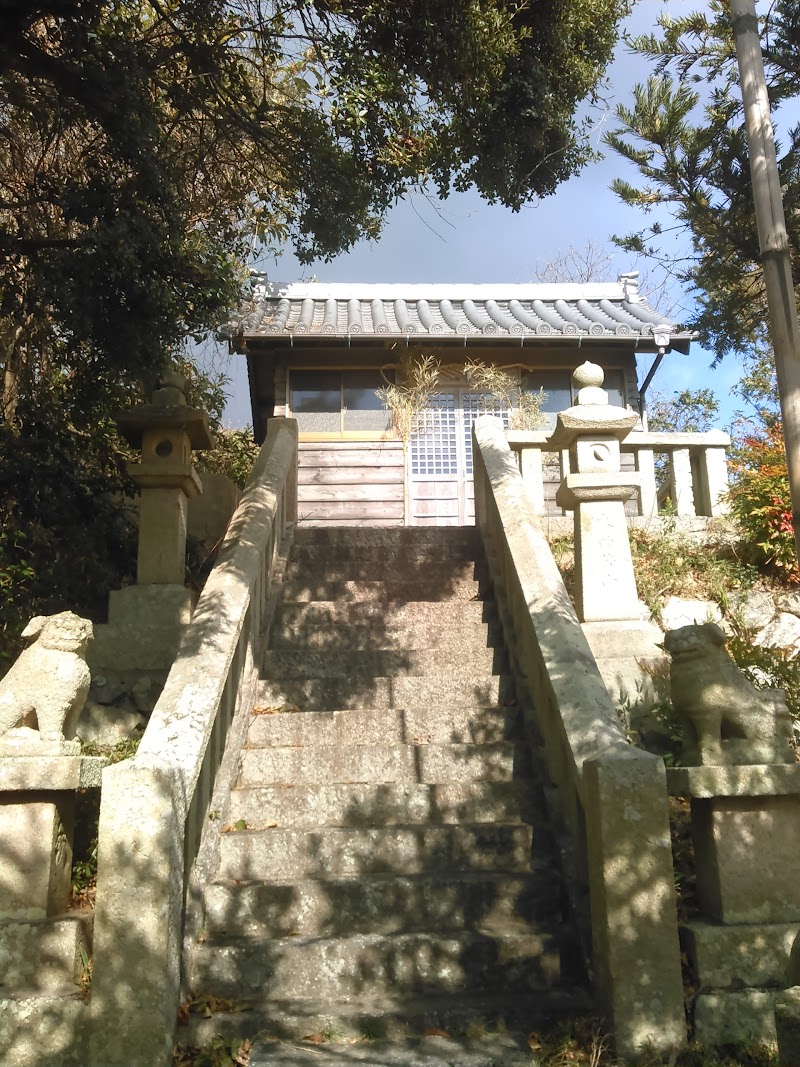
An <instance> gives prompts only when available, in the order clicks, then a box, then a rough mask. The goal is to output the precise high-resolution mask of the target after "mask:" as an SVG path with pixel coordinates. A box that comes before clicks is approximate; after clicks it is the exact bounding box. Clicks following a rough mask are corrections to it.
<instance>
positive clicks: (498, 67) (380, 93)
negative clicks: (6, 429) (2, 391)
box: [0, 0, 630, 412]
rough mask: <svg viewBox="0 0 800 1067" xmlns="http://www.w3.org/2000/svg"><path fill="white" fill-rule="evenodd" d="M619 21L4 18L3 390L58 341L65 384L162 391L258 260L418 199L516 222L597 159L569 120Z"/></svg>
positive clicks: (416, 0) (569, 2) (526, 12)
mask: <svg viewBox="0 0 800 1067" xmlns="http://www.w3.org/2000/svg"><path fill="white" fill-rule="evenodd" d="M629 6H630V4H629V0H594V2H593V3H592V4H587V3H585V0H560V2H559V3H557V4H524V3H521V4H517V3H514V2H507V0H452V2H450V3H448V4H446V5H442V4H439V3H435V2H432V0H398V2H395V3H392V4H376V3H374V2H372V0H335V2H333V0H317V2H315V3H308V2H306V0H285V2H282V3H279V4H274V3H269V2H267V0H166V2H163V3H158V4H120V3H103V2H100V0H88V2H86V3H81V4H71V5H68V6H67V7H65V6H64V4H63V3H61V2H59V0H44V2H36V3H34V2H33V0H19V2H18V3H15V4H13V5H11V6H10V7H9V5H8V4H6V5H5V7H4V23H3V49H2V54H0V104H1V106H0V115H1V116H2V117H1V118H0V131H2V137H0V282H1V284H0V292H2V296H1V297H0V334H2V341H1V342H0V343H1V344H2V348H3V349H4V350H5V353H8V354H9V357H8V358H9V361H10V363H9V365H10V367H11V372H12V373H11V376H12V377H13V376H14V375H15V374H16V373H17V370H18V369H21V370H23V371H24V369H25V365H26V364H27V363H28V362H30V361H33V362H34V363H37V362H38V360H39V359H40V357H41V354H42V352H43V349H44V348H45V347H47V346H52V345H53V344H54V343H55V342H56V340H61V341H62V342H63V348H62V349H61V350H60V352H59V358H60V359H61V360H62V366H65V367H71V368H78V367H86V368H91V367H92V366H94V365H102V366H104V367H107V368H113V369H114V370H115V372H116V373H117V375H118V376H120V377H123V378H127V379H130V378H131V377H134V376H138V377H142V378H144V379H145V380H146V381H147V383H148V385H152V380H153V378H154V377H155V375H156V374H157V373H158V372H159V370H161V369H163V367H164V363H165V360H166V358H167V356H168V354H169V353H170V352H171V351H173V350H174V349H175V347H176V346H177V344H178V342H179V341H180V340H181V339H182V338H184V337H186V336H187V335H196V334H198V333H200V332H202V331H204V330H206V329H208V328H209V327H213V326H215V325H216V324H218V323H219V321H220V319H221V317H222V316H223V315H224V314H225V312H226V311H227V310H228V309H229V308H230V307H231V306H233V305H234V304H235V303H236V301H237V287H238V284H239V282H240V280H241V278H242V269H241V268H242V264H243V263H245V262H246V261H247V259H248V258H249V257H250V256H251V255H252V253H253V250H254V249H255V248H258V247H260V246H262V247H264V246H265V247H266V249H267V250H269V251H275V250H276V249H277V248H279V247H280V246H282V245H283V244H284V243H285V242H286V241H287V240H288V241H291V242H292V243H293V244H294V247H295V251H296V253H297V255H298V256H299V258H300V259H301V261H303V262H310V261H311V260H313V259H315V258H320V257H321V258H326V259H327V258H330V257H332V256H334V255H335V254H337V253H338V252H340V251H343V250H345V249H347V248H348V247H350V246H351V245H352V244H353V243H354V242H355V241H356V240H358V239H359V238H360V237H364V236H369V237H374V236H375V235H376V233H377V232H378V230H379V228H380V222H381V220H382V218H383V217H384V215H385V214H386V212H387V210H388V209H389V208H390V207H391V206H392V205H393V204H394V203H395V202H396V201H397V200H398V198H399V197H401V196H402V195H403V194H404V193H405V192H406V191H407V190H408V189H409V187H413V186H423V185H426V184H431V185H433V186H434V187H435V188H436V189H437V190H438V191H439V192H441V193H446V192H447V191H449V190H450V189H452V188H456V189H465V188H468V187H470V186H475V187H476V188H477V189H478V190H479V191H480V193H481V194H482V195H483V196H484V197H485V198H487V199H488V200H490V201H493V202H494V201H497V202H501V203H504V204H507V205H509V206H511V207H513V208H515V209H518V208H520V207H521V206H522V204H524V203H525V202H526V201H528V200H530V199H531V198H533V197H538V196H544V195H547V194H548V193H550V192H552V191H553V189H554V188H555V187H556V185H557V184H558V183H559V182H560V181H562V180H564V179H565V178H567V177H569V176H571V175H572V174H573V173H575V171H576V170H577V169H579V168H580V166H581V165H582V164H583V163H584V162H585V161H586V160H587V159H588V158H589V157H590V155H591V152H590V149H589V147H588V141H587V140H586V139H585V138H584V137H582V133H583V127H584V125H585V124H583V123H581V122H579V121H577V120H576V119H575V118H574V113H575V111H576V108H577V106H578V104H579V103H580V102H581V101H583V100H584V99H585V98H587V97H588V96H590V95H591V94H592V93H593V92H594V90H595V87H596V85H597V83H598V80H599V79H600V77H601V75H602V73H603V70H604V67H605V65H606V63H607V62H608V60H609V58H610V56H611V53H612V50H613V47H614V44H615V41H616V38H617V26H618V23H619V21H620V19H621V18H622V16H623V15H624V14H625V13H626V12H627V10H628V8H629ZM6 8H7V9H8V10H6ZM5 353H4V355H5ZM49 358H51V359H52V356H50V357H49ZM9 410H10V412H13V399H12V402H11V405H10V409H9Z"/></svg>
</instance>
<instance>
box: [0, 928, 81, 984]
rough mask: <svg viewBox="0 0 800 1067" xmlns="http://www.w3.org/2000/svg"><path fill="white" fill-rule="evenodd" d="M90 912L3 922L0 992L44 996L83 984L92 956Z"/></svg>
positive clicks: (0, 946) (1, 929)
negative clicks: (85, 961)
mask: <svg viewBox="0 0 800 1067" xmlns="http://www.w3.org/2000/svg"><path fill="white" fill-rule="evenodd" d="M91 945H92V915H91V913H90V912H85V913H81V914H73V915H63V916H58V917H54V918H47V919H27V920H21V919H4V920H2V921H0V988H2V990H3V992H4V993H6V992H11V991H16V990H23V989H24V990H28V991H30V992H32V993H44V992H49V991H51V990H54V989H61V988H62V987H63V986H64V985H65V984H69V983H74V982H80V980H81V975H82V972H83V959H88V958H89V957H90V956H91Z"/></svg>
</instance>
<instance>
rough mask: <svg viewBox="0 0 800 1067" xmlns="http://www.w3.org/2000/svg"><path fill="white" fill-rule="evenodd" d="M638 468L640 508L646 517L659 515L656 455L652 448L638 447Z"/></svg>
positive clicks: (650, 517)
mask: <svg viewBox="0 0 800 1067" xmlns="http://www.w3.org/2000/svg"><path fill="white" fill-rule="evenodd" d="M635 455H636V470H637V471H638V473H639V478H640V479H641V483H640V488H639V508H640V511H641V515H642V517H643V518H645V519H652V518H654V517H655V516H656V515H658V485H657V484H656V457H655V453H654V452H653V449H652V448H637V449H636V453H635Z"/></svg>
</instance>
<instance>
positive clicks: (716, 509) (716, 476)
mask: <svg viewBox="0 0 800 1067" xmlns="http://www.w3.org/2000/svg"><path fill="white" fill-rule="evenodd" d="M695 470H696V474H697V484H696V485H695V499H696V500H697V502H698V504H699V510H700V514H701V515H711V516H713V517H714V518H718V517H720V516H722V515H727V513H728V504H727V500H726V494H727V492H728V460H727V458H726V455H725V449H724V448H722V447H717V448H712V447H710V446H706V447H705V448H702V449H698V450H697V455H696V462H695Z"/></svg>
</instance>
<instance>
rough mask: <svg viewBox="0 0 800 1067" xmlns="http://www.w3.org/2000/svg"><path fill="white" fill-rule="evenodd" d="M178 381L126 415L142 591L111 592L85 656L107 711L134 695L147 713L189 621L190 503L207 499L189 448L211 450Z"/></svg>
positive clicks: (123, 426)
mask: <svg viewBox="0 0 800 1067" xmlns="http://www.w3.org/2000/svg"><path fill="white" fill-rule="evenodd" d="M185 388H186V380H185V379H184V378H183V376H182V375H180V374H174V373H170V374H165V375H164V377H163V378H162V379H161V381H160V383H159V388H157V389H156V390H155V392H154V393H153V397H152V400H151V402H150V403H146V404H138V405H137V406H136V407H133V408H130V409H129V410H127V411H123V412H121V413H120V414H119V415H118V416H117V425H118V426H119V429H120V432H121V433H122V435H123V437H125V439H126V440H127V441H128V442H129V443H130V444H131V445H133V446H134V447H136V448H141V451H142V455H141V459H140V461H139V462H138V463H130V464H128V472H129V474H130V475H131V477H132V478H133V480H134V481H135V482H136V484H137V485H138V486H139V488H140V490H141V497H140V511H139V551H138V560H137V584H136V585H129V586H126V587H125V588H124V589H114V590H112V591H111V593H110V594H109V598H108V623H107V624H103V625H98V626H95V640H94V641H93V642H92V645H91V646H90V649H89V653H88V662H89V666H90V667H91V670H92V691H91V693H90V699H91V700H96V701H98V702H99V703H102V704H107V703H111V702H112V701H119V700H120V699H122V697H123V696H124V695H125V694H126V693H132V694H133V699H134V702H135V705H136V707H137V708H138V709H139V710H140V711H145V712H146V711H149V710H150V709H151V708H152V705H153V702H154V699H155V697H154V694H156V693H157V692H158V691H160V688H161V686H162V685H163V682H164V679H165V678H166V672H167V671H168V670H169V668H170V666H171V665H172V662H173V660H174V659H175V655H176V654H177V651H178V646H179V644H180V641H181V637H182V635H183V633H184V631H185V629H186V626H187V625H188V624H189V623H190V622H191V619H192V611H193V600H194V598H193V595H192V590H191V589H187V588H186V585H185V578H186V529H187V511H188V507H187V506H188V502H189V499H190V498H192V497H196V496H198V495H199V494H200V493H201V492H202V487H201V483H200V479H199V477H198V476H197V472H196V471H195V469H194V467H193V466H192V449H194V448H211V447H212V446H213V443H214V441H213V438H212V436H211V433H210V432H209V428H208V416H207V415H206V413H205V412H204V411H200V410H198V409H197V408H190V407H189V405H188V404H187V402H186V396H185V393H184V390H185Z"/></svg>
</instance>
